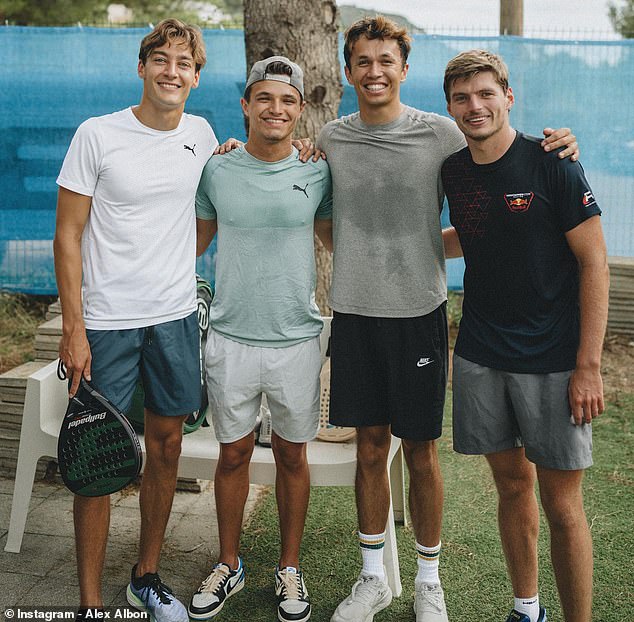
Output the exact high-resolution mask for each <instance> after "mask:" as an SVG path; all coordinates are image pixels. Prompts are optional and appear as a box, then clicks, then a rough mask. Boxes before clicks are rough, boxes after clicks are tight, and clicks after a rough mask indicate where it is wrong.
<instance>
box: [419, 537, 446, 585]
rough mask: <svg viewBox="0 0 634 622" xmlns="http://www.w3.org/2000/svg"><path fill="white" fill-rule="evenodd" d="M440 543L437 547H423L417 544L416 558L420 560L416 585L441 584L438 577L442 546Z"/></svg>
mask: <svg viewBox="0 0 634 622" xmlns="http://www.w3.org/2000/svg"><path fill="white" fill-rule="evenodd" d="M441 544H442V543H441V542H439V543H438V544H437V545H436V546H432V547H429V546H423V545H422V544H420V543H418V542H417V543H416V557H417V560H418V574H417V575H416V581H415V584H416V585H418V584H420V583H436V584H440V577H439V576H438V566H439V565H440V560H439V557H440V546H441Z"/></svg>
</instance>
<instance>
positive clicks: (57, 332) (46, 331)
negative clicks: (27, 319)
mask: <svg viewBox="0 0 634 622" xmlns="http://www.w3.org/2000/svg"><path fill="white" fill-rule="evenodd" d="M36 334H37V335H54V336H55V337H57V339H58V340H59V337H61V335H62V316H61V315H56V316H55V317H54V318H52V319H50V320H48V321H46V322H44V323H43V324H40V325H39V326H38V328H37V333H36Z"/></svg>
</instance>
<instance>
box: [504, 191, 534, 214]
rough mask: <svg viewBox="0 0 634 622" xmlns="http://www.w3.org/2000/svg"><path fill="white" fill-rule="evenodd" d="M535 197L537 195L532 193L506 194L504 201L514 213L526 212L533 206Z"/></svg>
mask: <svg viewBox="0 0 634 622" xmlns="http://www.w3.org/2000/svg"><path fill="white" fill-rule="evenodd" d="M534 196H535V194H534V193H532V192H516V193H514V194H505V195H504V200H505V201H506V205H507V206H508V208H509V209H510V210H511V211H512V212H525V211H527V210H528V208H529V207H530V206H531V201H532V200H533V197H534Z"/></svg>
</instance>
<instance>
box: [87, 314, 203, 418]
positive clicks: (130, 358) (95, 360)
mask: <svg viewBox="0 0 634 622" xmlns="http://www.w3.org/2000/svg"><path fill="white" fill-rule="evenodd" d="M86 336H87V337H88V343H90V351H91V354H92V365H91V376H92V384H93V385H94V387H95V388H96V389H97V390H98V391H99V392H100V393H102V394H103V395H104V397H106V398H107V399H108V400H110V401H111V402H112V403H113V404H114V405H115V406H116V407H117V408H119V410H121V411H122V412H124V413H126V412H128V410H129V409H130V406H131V404H132V396H133V395H134V390H135V388H136V385H137V383H138V381H139V378H140V379H141V382H142V384H143V391H144V393H145V407H146V408H147V409H148V410H151V411H152V412H153V413H156V414H157V415H188V414H189V413H191V412H193V411H195V410H198V409H199V408H200V345H199V335H198V317H197V314H196V312H194V313H192V314H191V315H189V316H187V317H186V318H183V319H182V320H174V321H172V322H165V323H163V324H157V325H155V326H147V327H145V328H130V329H126V330H86Z"/></svg>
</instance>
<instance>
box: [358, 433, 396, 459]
mask: <svg viewBox="0 0 634 622" xmlns="http://www.w3.org/2000/svg"><path fill="white" fill-rule="evenodd" d="M390 442H391V438H390V429H389V427H388V426H372V427H366V428H358V429H357V463H358V466H359V467H360V468H362V469H363V468H369V469H372V468H385V466H386V465H387V456H388V452H389V450H390Z"/></svg>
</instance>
